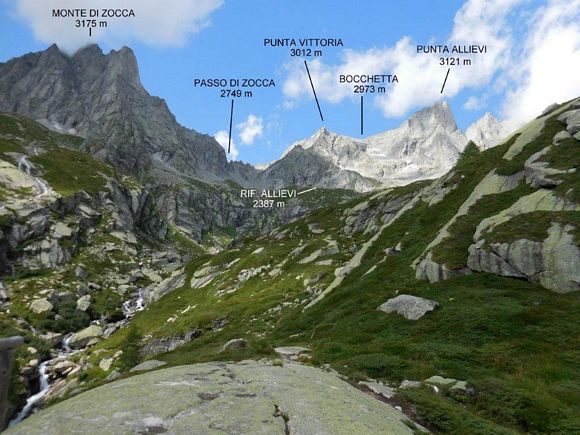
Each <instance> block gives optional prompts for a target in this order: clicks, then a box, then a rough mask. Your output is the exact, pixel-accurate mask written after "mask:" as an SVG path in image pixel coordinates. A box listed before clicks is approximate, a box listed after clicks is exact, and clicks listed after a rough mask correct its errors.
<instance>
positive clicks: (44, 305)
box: [30, 299, 53, 314]
mask: <svg viewBox="0 0 580 435" xmlns="http://www.w3.org/2000/svg"><path fill="white" fill-rule="evenodd" d="M52 307H53V305H52V304H51V303H50V302H49V301H48V300H47V299H35V300H33V301H32V303H31V304H30V310H31V311H32V312H33V313H36V314H41V313H45V312H47V311H50V310H52Z"/></svg>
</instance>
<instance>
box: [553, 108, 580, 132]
mask: <svg viewBox="0 0 580 435" xmlns="http://www.w3.org/2000/svg"><path fill="white" fill-rule="evenodd" d="M558 121H560V122H563V123H565V124H566V130H568V132H569V133H570V134H571V135H575V134H576V133H578V132H580V109H577V110H569V111H568V112H564V113H562V114H561V115H560V116H558Z"/></svg>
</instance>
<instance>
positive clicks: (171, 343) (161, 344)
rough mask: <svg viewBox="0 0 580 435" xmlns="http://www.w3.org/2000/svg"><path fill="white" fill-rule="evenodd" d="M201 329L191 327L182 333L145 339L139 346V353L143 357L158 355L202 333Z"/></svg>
mask: <svg viewBox="0 0 580 435" xmlns="http://www.w3.org/2000/svg"><path fill="white" fill-rule="evenodd" d="M202 333H203V331H202V330H201V329H193V330H191V331H189V332H186V333H184V334H179V335H174V336H170V337H161V338H155V339H153V340H150V341H147V342H146V343H144V344H143V346H142V347H141V354H142V355H143V356H145V357H150V356H154V355H159V354H162V353H166V352H171V351H172V350H174V349H177V348H178V347H179V346H183V345H184V344H186V343H188V342H190V341H191V340H194V339H196V338H198V337H200V336H201V335H202Z"/></svg>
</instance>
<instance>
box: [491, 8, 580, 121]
mask: <svg viewBox="0 0 580 435" xmlns="http://www.w3.org/2000/svg"><path fill="white" fill-rule="evenodd" d="M529 28H530V32H529V33H528V35H527V39H526V42H525V48H524V51H523V53H522V56H521V58H520V61H519V62H517V63H516V64H515V65H514V68H513V82H514V83H516V88H515V90H513V91H511V92H508V94H507V97H506V99H505V101H504V104H503V108H502V114H503V117H504V118H506V120H507V121H508V122H509V123H510V124H511V125H512V126H518V125H521V124H522V123H524V122H526V121H528V120H530V119H532V118H533V117H535V116H537V115H538V113H540V112H541V111H542V110H543V109H544V108H546V107H547V106H548V105H550V104H552V103H554V102H563V101H566V100H569V99H571V98H574V97H577V96H578V95H580V80H579V79H578V77H579V74H580V73H579V71H580V0H565V1H563V0H551V1H549V2H548V3H547V4H546V5H545V6H544V7H542V8H540V9H538V10H537V11H536V13H535V14H534V16H533V17H532V18H531V19H530V23H529Z"/></svg>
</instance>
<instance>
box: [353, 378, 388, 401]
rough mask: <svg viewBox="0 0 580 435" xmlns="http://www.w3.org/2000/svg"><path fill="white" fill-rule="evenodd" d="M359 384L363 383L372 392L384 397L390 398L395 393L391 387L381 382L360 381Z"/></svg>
mask: <svg viewBox="0 0 580 435" xmlns="http://www.w3.org/2000/svg"><path fill="white" fill-rule="evenodd" d="M359 385H364V386H365V387H367V388H368V389H369V390H371V391H372V392H373V393H375V394H378V395H379V396H383V397H384V398H385V399H390V398H391V397H393V396H394V395H395V394H396V392H395V390H394V389H393V388H391V387H388V386H386V385H385V384H383V383H381V382H370V381H360V382H359Z"/></svg>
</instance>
